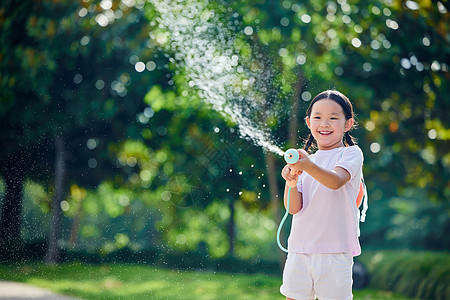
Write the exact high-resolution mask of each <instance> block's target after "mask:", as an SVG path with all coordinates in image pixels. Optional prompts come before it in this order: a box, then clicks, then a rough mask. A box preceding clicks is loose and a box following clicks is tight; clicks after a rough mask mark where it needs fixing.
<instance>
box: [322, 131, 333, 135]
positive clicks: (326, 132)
mask: <svg viewBox="0 0 450 300" xmlns="http://www.w3.org/2000/svg"><path fill="white" fill-rule="evenodd" d="M319 133H320V134H325V135H329V134H331V132H329V131H319Z"/></svg>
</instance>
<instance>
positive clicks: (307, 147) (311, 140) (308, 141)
mask: <svg viewBox="0 0 450 300" xmlns="http://www.w3.org/2000/svg"><path fill="white" fill-rule="evenodd" d="M313 142H314V137H313V135H312V134H311V133H310V134H309V137H308V139H307V140H306V144H305V151H306V152H308V150H309V148H310V147H311V145H312V143H313Z"/></svg>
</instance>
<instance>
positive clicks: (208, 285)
mask: <svg viewBox="0 0 450 300" xmlns="http://www.w3.org/2000/svg"><path fill="white" fill-rule="evenodd" d="M0 280H9V281H19V282H24V283H28V284H31V285H34V286H39V287H44V288H47V289H50V290H52V291H54V292H57V293H60V294H65V295H71V296H76V297H81V298H84V299H280V300H281V299H284V297H283V296H282V295H280V293H279V286H280V284H281V277H278V276H272V275H264V274H253V275H248V274H227V273H214V272H211V271H174V270H167V269H162V268H156V267H153V266H145V265H126V264H110V265H84V264H79V263H71V264H63V265H59V266H50V265H45V264H28V265H0ZM354 298H355V299H380V300H381V299H408V298H404V297H400V296H396V295H394V294H393V293H391V292H384V291H374V290H362V291H354Z"/></svg>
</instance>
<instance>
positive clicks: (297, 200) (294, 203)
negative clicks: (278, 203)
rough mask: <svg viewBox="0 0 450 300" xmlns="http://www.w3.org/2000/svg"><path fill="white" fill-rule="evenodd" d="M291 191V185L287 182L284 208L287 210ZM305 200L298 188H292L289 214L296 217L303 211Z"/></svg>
mask: <svg viewBox="0 0 450 300" xmlns="http://www.w3.org/2000/svg"><path fill="white" fill-rule="evenodd" d="M288 190H289V185H288V184H287V182H286V186H285V187H284V207H285V208H286V209H287V199H288V198H287V194H288ZM302 205H303V198H302V193H300V192H299V191H298V190H297V187H293V188H291V194H290V199H289V213H290V214H291V215H295V214H296V213H298V212H299V211H300V210H301V209H302Z"/></svg>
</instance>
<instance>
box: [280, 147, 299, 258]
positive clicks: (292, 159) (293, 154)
mask: <svg viewBox="0 0 450 300" xmlns="http://www.w3.org/2000/svg"><path fill="white" fill-rule="evenodd" d="M283 156H284V160H285V161H286V162H287V163H288V164H295V163H296V162H297V161H298V160H299V159H300V154H299V153H298V151H297V150H296V149H289V150H287V151H286V152H284V155H283ZM291 188H292V187H289V189H288V193H287V203H286V212H285V213H284V216H283V219H281V222H280V225H279V226H278V231H277V243H278V247H280V249H281V250H283V251H284V252H286V253H287V252H288V250H287V249H286V248H284V247H283V245H281V242H280V233H281V228H283V225H284V222H285V221H286V219H287V217H288V215H289V200H290V198H291Z"/></svg>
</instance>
